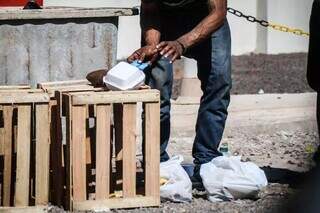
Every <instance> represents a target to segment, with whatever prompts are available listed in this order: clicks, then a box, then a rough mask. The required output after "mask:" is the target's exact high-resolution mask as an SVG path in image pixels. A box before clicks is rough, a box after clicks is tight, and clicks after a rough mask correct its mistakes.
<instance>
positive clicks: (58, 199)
mask: <svg viewBox="0 0 320 213" xmlns="http://www.w3.org/2000/svg"><path fill="white" fill-rule="evenodd" d="M58 97H59V98H58V99H57V100H56V104H53V103H52V102H53V101H50V105H51V106H50V107H51V109H50V113H51V117H50V120H51V122H50V123H51V126H50V132H51V134H50V137H51V138H50V164H51V168H52V179H51V183H52V187H51V192H52V194H51V202H52V203H53V204H54V205H57V206H61V205H62V201H63V200H64V198H63V178H64V175H63V161H62V158H63V154H62V153H63V148H62V146H63V145H62V123H61V116H60V109H61V108H60V102H61V98H60V95H59V96H58Z"/></svg>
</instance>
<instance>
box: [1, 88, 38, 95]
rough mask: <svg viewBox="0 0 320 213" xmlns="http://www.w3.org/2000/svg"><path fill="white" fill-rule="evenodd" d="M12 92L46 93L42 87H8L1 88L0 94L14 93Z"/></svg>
mask: <svg viewBox="0 0 320 213" xmlns="http://www.w3.org/2000/svg"><path fill="white" fill-rule="evenodd" d="M12 93H18V94H21V93H30V94H33V93H44V91H43V90H42V89H7V90H1V89H0V94H1V95H3V94H12Z"/></svg>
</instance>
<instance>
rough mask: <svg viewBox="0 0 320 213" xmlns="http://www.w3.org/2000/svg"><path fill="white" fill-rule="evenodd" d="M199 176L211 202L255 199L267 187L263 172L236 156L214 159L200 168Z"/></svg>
mask: <svg viewBox="0 0 320 213" xmlns="http://www.w3.org/2000/svg"><path fill="white" fill-rule="evenodd" d="M200 176H201V178H202V182H203V185H204V187H205V189H206V191H207V193H208V199H209V200H210V201H212V202H217V201H230V200H235V199H245V198H256V197H257V195H258V193H259V191H260V190H261V189H262V188H263V187H265V186H267V185H268V181H267V178H266V175H265V173H264V171H263V170H261V169H260V168H259V167H258V166H257V165H255V164H254V163H252V162H241V157H238V156H237V157H236V156H232V157H226V156H221V157H217V158H214V159H213V160H212V161H211V162H209V163H206V164H203V165H202V166H201V168H200Z"/></svg>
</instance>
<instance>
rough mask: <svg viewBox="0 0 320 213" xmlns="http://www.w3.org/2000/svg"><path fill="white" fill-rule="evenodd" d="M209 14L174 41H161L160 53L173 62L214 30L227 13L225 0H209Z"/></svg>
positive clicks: (222, 21)
mask: <svg viewBox="0 0 320 213" xmlns="http://www.w3.org/2000/svg"><path fill="white" fill-rule="evenodd" d="M209 6H210V8H211V11H210V14H209V15H208V16H207V17H206V18H204V19H203V20H202V21H201V22H200V23H199V24H198V25H197V26H196V27H195V28H194V29H193V30H192V31H190V32H189V33H187V34H185V35H183V36H181V37H180V38H179V39H177V40H176V41H174V42H161V43H160V44H159V45H157V48H158V49H160V50H161V52H160V54H161V55H164V56H166V57H170V58H171V61H172V62H173V61H174V60H176V59H177V58H179V57H181V55H182V54H183V52H184V51H185V50H186V49H188V48H190V47H192V46H195V45H197V44H199V43H201V42H202V41H204V40H205V39H207V38H208V37H210V36H211V34H212V33H213V32H214V31H216V30H217V29H218V28H219V27H220V26H221V25H222V24H223V23H224V21H225V19H226V15H227V0H209Z"/></svg>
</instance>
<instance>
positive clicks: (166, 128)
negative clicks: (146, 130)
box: [146, 58, 173, 162]
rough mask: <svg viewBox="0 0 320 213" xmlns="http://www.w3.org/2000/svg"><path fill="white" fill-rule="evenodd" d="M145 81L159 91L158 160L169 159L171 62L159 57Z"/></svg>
mask: <svg viewBox="0 0 320 213" xmlns="http://www.w3.org/2000/svg"><path fill="white" fill-rule="evenodd" d="M146 76H147V78H146V83H147V84H148V85H149V86H150V87H151V88H152V89H157V90H159V91H160V99H161V105H160V107H161V108H160V122H161V123H160V161H161V162H164V161H167V160H169V155H168V153H167V152H166V148H167V146H168V142H169V138H170V109H171V103H170V98H171V93H172V92H171V91H172V82H173V69H172V64H170V63H169V60H168V59H165V58H162V59H160V60H159V61H158V62H157V64H156V65H155V67H154V68H153V69H151V70H150V71H148V73H147V75H146Z"/></svg>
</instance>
